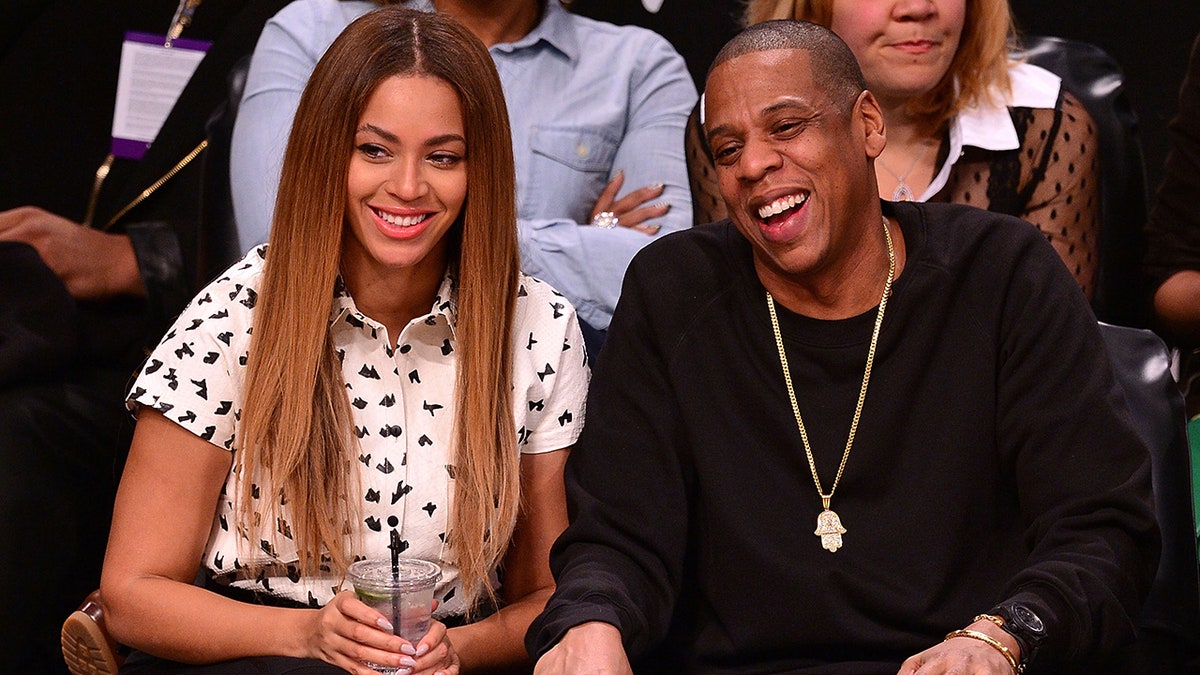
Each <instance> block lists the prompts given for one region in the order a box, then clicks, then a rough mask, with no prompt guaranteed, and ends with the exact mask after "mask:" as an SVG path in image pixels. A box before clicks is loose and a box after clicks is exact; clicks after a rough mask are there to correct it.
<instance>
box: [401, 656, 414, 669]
mask: <svg viewBox="0 0 1200 675" xmlns="http://www.w3.org/2000/svg"><path fill="white" fill-rule="evenodd" d="M400 665H402V666H409V667H412V666H415V665H417V661H416V659H414V658H413V657H411V656H401V657H400Z"/></svg>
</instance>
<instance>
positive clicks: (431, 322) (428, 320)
mask: <svg viewBox="0 0 1200 675" xmlns="http://www.w3.org/2000/svg"><path fill="white" fill-rule="evenodd" d="M424 323H425V325H426V326H436V325H437V317H436V316H427V317H425V322H424Z"/></svg>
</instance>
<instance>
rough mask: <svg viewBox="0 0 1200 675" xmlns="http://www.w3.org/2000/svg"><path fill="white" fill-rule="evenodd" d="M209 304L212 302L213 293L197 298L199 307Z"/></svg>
mask: <svg viewBox="0 0 1200 675" xmlns="http://www.w3.org/2000/svg"><path fill="white" fill-rule="evenodd" d="M209 302H212V294H211V293H205V294H204V295H202V296H200V297H199V298H196V304H197V305H203V304H206V303H209Z"/></svg>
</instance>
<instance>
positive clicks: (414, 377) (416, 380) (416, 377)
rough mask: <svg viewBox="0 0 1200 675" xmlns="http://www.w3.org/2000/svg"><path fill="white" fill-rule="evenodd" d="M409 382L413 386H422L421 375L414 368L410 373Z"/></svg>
mask: <svg viewBox="0 0 1200 675" xmlns="http://www.w3.org/2000/svg"><path fill="white" fill-rule="evenodd" d="M408 381H409V382H412V383H413V384H421V373H420V372H418V371H417V370H416V369H415V368H414V369H413V370H412V371H410V372H409V373H408Z"/></svg>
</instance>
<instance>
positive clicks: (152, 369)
mask: <svg viewBox="0 0 1200 675" xmlns="http://www.w3.org/2000/svg"><path fill="white" fill-rule="evenodd" d="M162 366H163V362H162V361H159V360H158V359H150V365H148V366H146V374H147V375H153V374H154V373H157V372H158V369H159V368H162ZM143 391H144V390H143Z"/></svg>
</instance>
